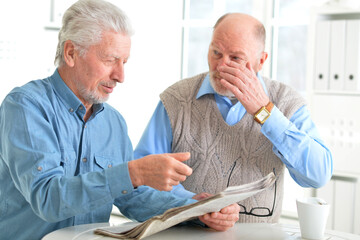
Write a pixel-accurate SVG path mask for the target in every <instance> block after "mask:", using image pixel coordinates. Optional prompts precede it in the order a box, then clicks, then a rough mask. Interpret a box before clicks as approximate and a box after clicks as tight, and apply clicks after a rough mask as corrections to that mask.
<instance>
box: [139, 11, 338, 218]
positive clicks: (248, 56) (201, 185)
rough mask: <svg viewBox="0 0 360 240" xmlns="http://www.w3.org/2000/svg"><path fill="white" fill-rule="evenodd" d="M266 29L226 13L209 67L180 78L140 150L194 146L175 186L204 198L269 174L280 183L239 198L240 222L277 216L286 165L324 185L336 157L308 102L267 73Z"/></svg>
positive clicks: (303, 179) (307, 182) (304, 179)
mask: <svg viewBox="0 0 360 240" xmlns="http://www.w3.org/2000/svg"><path fill="white" fill-rule="evenodd" d="M264 49H265V28H264V26H263V24H262V23H260V22H259V21H258V20H257V19H255V18H253V17H251V16H249V15H245V14H240V13H233V14H227V15H224V16H223V17H221V18H220V19H219V20H218V21H217V23H216V24H215V26H214V31H213V36H212V41H211V44H210V47H209V52H208V63H209V72H206V73H202V74H199V75H197V76H194V77H192V78H188V79H184V80H181V81H179V82H177V83H175V84H174V85H172V86H170V87H169V88H168V89H166V90H165V91H164V92H163V93H162V94H161V95H160V99H161V101H160V102H159V104H158V106H157V108H156V110H155V112H154V115H153V117H152V118H151V120H150V123H149V124H148V127H147V128H146V130H145V132H144V134H143V136H142V138H141V140H140V142H139V144H138V146H137V148H136V150H135V157H136V158H139V157H142V156H145V155H148V154H153V153H166V152H190V153H191V158H190V160H188V161H187V162H186V164H188V165H189V166H190V167H191V168H192V170H193V174H192V175H191V176H189V177H188V178H187V179H186V180H185V181H184V182H182V184H179V182H177V181H174V182H172V183H171V185H173V186H174V187H173V190H172V191H173V192H174V193H175V194H177V195H179V196H183V197H188V198H195V199H196V198H199V197H201V196H203V195H202V194H201V193H204V192H205V193H209V194H214V193H216V192H219V191H221V190H223V189H225V188H226V187H227V186H232V185H239V184H245V183H249V182H252V181H254V180H257V179H259V178H261V177H263V176H265V175H266V174H268V173H269V172H274V173H275V175H276V176H277V180H276V184H275V185H274V186H273V187H272V188H270V189H268V190H266V191H263V192H261V193H259V194H257V195H254V196H253V197H250V198H248V199H246V200H244V201H242V202H240V203H239V205H240V208H241V210H240V215H239V221H240V222H277V221H278V220H279V217H280V213H281V206H282V199H283V192H284V191H283V187H284V171H285V168H287V169H288V171H289V173H290V175H291V177H292V178H293V179H294V180H295V181H296V182H297V183H298V184H299V185H300V186H303V187H313V188H317V187H321V186H323V185H324V184H325V183H326V182H327V181H329V179H330V178H331V175H332V156H331V153H330V151H329V150H328V148H327V147H326V146H325V145H324V143H323V141H322V140H321V139H320V137H319V134H318V132H317V129H316V127H315V125H314V123H313V122H312V120H311V118H310V113H309V111H308V109H307V107H306V102H305V100H304V99H303V98H302V97H301V95H300V94H298V93H297V92H296V91H295V90H293V89H292V88H290V87H289V86H286V85H285V84H283V83H280V82H277V81H273V80H270V79H267V78H265V77H262V76H261V75H259V74H258V72H259V71H260V70H261V69H262V67H263V64H264V63H265V61H266V59H267V57H268V54H267V53H266V52H264Z"/></svg>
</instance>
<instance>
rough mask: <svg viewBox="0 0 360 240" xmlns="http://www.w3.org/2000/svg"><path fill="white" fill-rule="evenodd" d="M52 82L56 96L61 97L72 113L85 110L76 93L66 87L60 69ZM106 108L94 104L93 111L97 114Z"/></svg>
mask: <svg viewBox="0 0 360 240" xmlns="http://www.w3.org/2000/svg"><path fill="white" fill-rule="evenodd" d="M50 82H51V84H52V85H53V88H54V91H55V93H56V95H58V96H59V98H60V99H61V101H62V102H63V103H64V105H65V106H66V107H67V109H68V110H69V111H70V112H75V111H77V110H78V109H79V108H80V109H81V108H85V106H84V105H83V104H82V102H81V101H80V99H79V98H78V97H77V96H76V95H75V94H74V92H73V91H72V90H71V89H70V88H69V87H68V86H67V85H66V83H65V82H64V80H63V79H62V78H61V77H60V74H59V72H58V69H56V70H55V72H54V74H53V75H52V76H51V77H50ZM103 108H104V104H102V103H101V104H94V105H93V111H94V112H95V113H98V112H100V111H101V110H102V109H103Z"/></svg>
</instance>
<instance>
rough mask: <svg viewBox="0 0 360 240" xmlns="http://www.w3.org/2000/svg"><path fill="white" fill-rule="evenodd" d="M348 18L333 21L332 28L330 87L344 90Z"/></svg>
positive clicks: (335, 89)
mask: <svg viewBox="0 0 360 240" xmlns="http://www.w3.org/2000/svg"><path fill="white" fill-rule="evenodd" d="M345 30H346V20H334V21H331V29H330V36H331V37H330V89H331V90H334V91H343V90H344V78H345Z"/></svg>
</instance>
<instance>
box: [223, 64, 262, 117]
mask: <svg viewBox="0 0 360 240" xmlns="http://www.w3.org/2000/svg"><path fill="white" fill-rule="evenodd" d="M218 71H219V73H220V76H221V77H222V79H221V80H220V82H221V84H222V85H223V86H224V87H226V88H227V89H228V90H229V91H231V92H232V93H233V94H234V95H235V97H236V98H237V99H238V100H239V101H240V102H241V104H242V105H243V106H244V107H245V109H246V111H247V112H248V113H249V114H251V115H255V113H256V112H257V111H258V110H259V109H260V108H261V107H263V106H265V105H266V104H268V103H269V97H268V96H267V95H266V93H265V91H264V89H263V87H262V85H261V82H260V80H259V79H258V78H257V77H256V73H255V72H254V70H253V69H252V67H251V64H250V63H249V62H247V63H245V64H239V63H237V62H234V61H231V62H229V63H228V64H227V65H222V66H220V67H218Z"/></svg>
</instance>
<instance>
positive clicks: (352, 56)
mask: <svg viewBox="0 0 360 240" xmlns="http://www.w3.org/2000/svg"><path fill="white" fill-rule="evenodd" d="M345 46H346V47H345V78H344V90H347V91H360V80H359V75H360V20H358V19H357V20H347V21H346V44H345Z"/></svg>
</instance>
